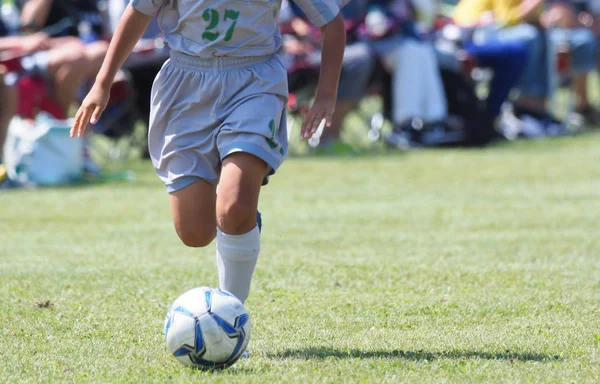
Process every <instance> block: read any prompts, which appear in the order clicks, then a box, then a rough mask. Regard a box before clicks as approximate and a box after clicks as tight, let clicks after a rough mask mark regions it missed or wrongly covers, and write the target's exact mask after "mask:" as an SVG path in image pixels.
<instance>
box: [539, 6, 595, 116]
mask: <svg viewBox="0 0 600 384" xmlns="http://www.w3.org/2000/svg"><path fill="white" fill-rule="evenodd" d="M592 4H596V8H598V7H600V5H598V4H600V2H594V1H589V2H587V1H566V0H552V1H550V4H549V8H548V10H547V12H546V13H545V15H544V18H543V22H544V24H545V25H548V26H551V27H556V28H560V30H559V31H556V32H555V33H554V36H553V38H554V39H553V40H554V41H555V42H563V43H566V45H567V48H569V49H573V48H572V45H573V43H572V42H573V40H575V39H576V40H579V41H582V40H591V39H593V31H592V29H591V27H593V24H594V21H595V20H594V16H593V14H591V13H587V12H591V11H592V10H593V8H592V7H591V6H592ZM584 28H590V30H589V31H588V30H586V29H584ZM579 45H581V44H579ZM577 47H578V45H576V46H575V49H577ZM584 54H586V55H587V56H589V58H588V61H590V66H593V64H591V62H594V60H593V57H594V56H593V55H594V51H593V49H591V48H590V49H589V52H587V53H584ZM596 57H597V56H596ZM597 64H598V62H597V61H596V66H597V67H598V65H597ZM573 87H574V90H575V96H576V101H575V112H577V113H578V114H580V115H581V116H582V117H583V118H584V119H585V121H586V122H587V123H588V124H592V125H596V126H598V125H600V112H599V111H598V110H597V109H595V108H593V107H592V106H591V105H590V102H589V99H588V96H589V93H588V83H587V77H586V76H584V75H582V76H576V77H575V78H574V79H573Z"/></svg>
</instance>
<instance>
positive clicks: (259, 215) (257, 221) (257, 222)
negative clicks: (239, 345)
mask: <svg viewBox="0 0 600 384" xmlns="http://www.w3.org/2000/svg"><path fill="white" fill-rule="evenodd" d="M256 224H257V225H258V232H259V233H260V232H261V231H262V215H261V214H260V212H259V211H256ZM244 353H245V352H244Z"/></svg>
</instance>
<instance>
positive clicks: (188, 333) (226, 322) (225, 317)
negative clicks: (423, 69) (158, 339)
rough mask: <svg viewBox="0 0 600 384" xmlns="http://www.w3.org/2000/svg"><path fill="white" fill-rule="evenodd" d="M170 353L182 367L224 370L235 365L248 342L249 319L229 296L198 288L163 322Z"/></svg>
mask: <svg viewBox="0 0 600 384" xmlns="http://www.w3.org/2000/svg"><path fill="white" fill-rule="evenodd" d="M165 339H166V341H167V346H168V347H169V350H170V351H171V353H173V355H174V356H175V358H176V359H177V360H179V361H180V362H181V363H182V364H184V365H188V366H192V367H196V368H200V369H217V368H226V367H229V366H230V365H232V364H233V363H235V362H236V361H237V360H238V359H239V358H240V356H241V355H242V353H244V351H245V350H246V347H247V345H248V341H249V340H250V317H249V316H248V313H247V312H246V309H245V308H244V305H243V304H242V303H241V302H240V301H239V300H238V299H237V298H236V297H235V296H233V295H232V294H231V293H229V292H226V291H222V290H220V289H217V288H210V287H200V288H194V289H192V290H189V291H187V292H186V293H184V294H183V295H181V296H179V298H178V299H177V300H175V302H174V303H173V305H172V306H171V308H170V309H169V312H168V313H167V318H166V319H165Z"/></svg>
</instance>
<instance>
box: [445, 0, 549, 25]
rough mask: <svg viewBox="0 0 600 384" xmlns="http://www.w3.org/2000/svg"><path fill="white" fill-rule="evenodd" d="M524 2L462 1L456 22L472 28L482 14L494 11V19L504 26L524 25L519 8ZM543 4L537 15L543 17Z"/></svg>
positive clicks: (495, 0)
mask: <svg viewBox="0 0 600 384" xmlns="http://www.w3.org/2000/svg"><path fill="white" fill-rule="evenodd" d="M522 2H523V0H461V1H460V2H459V3H458V5H457V6H456V9H455V10H454V20H455V21H456V23H458V24H459V25H465V26H471V25H474V24H477V23H478V22H479V18H480V17H481V14H482V13H484V12H486V11H492V12H493V13H494V17H495V18H496V19H497V20H498V21H499V22H500V23H502V24H505V25H509V26H510V25H516V24H520V23H522V22H523V21H524V20H521V16H520V12H519V7H520V6H521V3H522ZM543 8H544V6H543V4H540V5H539V6H538V10H537V11H536V13H537V15H541V14H542V11H543Z"/></svg>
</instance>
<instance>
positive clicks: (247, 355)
mask: <svg viewBox="0 0 600 384" xmlns="http://www.w3.org/2000/svg"><path fill="white" fill-rule="evenodd" d="M249 358H250V352H248V351H244V353H242V356H240V359H249Z"/></svg>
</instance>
